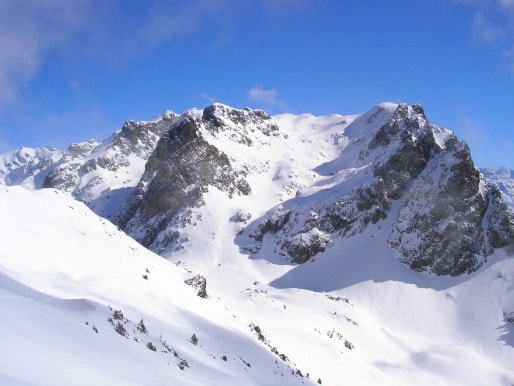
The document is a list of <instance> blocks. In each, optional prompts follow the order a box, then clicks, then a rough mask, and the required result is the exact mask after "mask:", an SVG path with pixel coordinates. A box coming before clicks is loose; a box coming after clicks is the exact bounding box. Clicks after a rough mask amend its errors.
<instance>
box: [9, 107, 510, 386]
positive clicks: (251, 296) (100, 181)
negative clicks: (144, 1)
mask: <svg viewBox="0 0 514 386" xmlns="http://www.w3.org/2000/svg"><path fill="white" fill-rule="evenodd" d="M512 173H513V172H512V171H511V170H509V169H507V168H505V167H503V168H496V169H482V170H479V169H477V168H476V167H475V165H474V163H473V160H472V158H471V155H470V152H469V149H468V146H467V145H466V144H465V143H464V142H462V141H459V140H458V138H457V137H456V136H455V135H454V134H453V133H452V132H451V131H449V130H447V129H445V128H442V127H439V126H436V125H434V124H432V123H430V122H429V120H428V119H427V117H426V115H425V112H424V110H423V108H422V107H421V106H420V105H412V106H409V105H406V104H392V103H384V104H381V105H378V106H375V107H374V108H372V109H371V110H370V111H368V112H366V113H364V114H359V115H354V116H343V115H338V114H333V115H327V116H322V117H316V116H313V115H310V114H302V115H292V114H283V115H277V116H270V115H268V114H267V113H266V112H264V111H262V110H252V109H249V108H247V109H243V110H240V109H235V108H232V107H229V106H226V105H222V104H213V105H211V106H208V107H206V108H205V109H203V110H198V109H191V110H188V111H187V112H185V113H184V114H182V115H178V114H175V113H173V112H172V111H167V112H165V113H164V114H163V115H161V116H159V117H158V118H157V119H155V120H153V121H143V122H135V121H129V122H127V123H125V124H124V125H123V127H122V129H121V130H120V131H118V132H116V133H114V134H113V135H112V136H110V137H109V138H108V139H106V140H104V141H103V142H101V143H99V142H96V141H95V140H91V141H88V142H85V143H80V144H72V145H70V146H69V148H68V149H67V150H66V151H65V152H60V151H58V150H56V149H53V148H44V149H29V148H23V147H22V148H19V149H18V150H16V151H12V152H9V153H6V154H3V155H1V156H0V185H3V186H0V188H1V189H0V193H1V194H2V198H1V201H0V202H1V203H2V205H3V206H2V211H3V212H2V213H4V212H5V216H4V221H3V224H2V228H1V229H0V230H1V231H2V233H3V234H4V235H6V236H5V237H7V239H6V240H7V241H6V242H3V243H1V247H0V248H2V249H0V256H2V257H1V258H0V275H2V276H1V278H2V283H3V284H2V285H1V286H0V290H1V291H2V292H3V293H5V294H7V295H8V297H3V298H0V299H4V300H0V301H1V302H2V307H3V309H4V308H5V309H6V310H7V313H8V315H9V316H8V318H7V319H6V321H5V323H6V324H9V326H7V325H5V326H3V328H0V330H2V329H3V330H4V331H11V335H12V336H10V337H9V338H8V341H9V342H10V343H11V347H16V349H13V350H14V351H15V352H17V353H19V355H20V358H21V357H22V356H23V357H25V358H27V357H28V359H26V363H27V365H26V366H27V367H30V368H31V369H33V370H32V371H30V372H26V371H25V367H24V365H19V366H18V367H16V366H15V367H13V366H10V364H9V363H10V361H11V356H10V355H9V356H8V355H6V356H5V357H0V383H2V382H4V383H6V382H7V383H8V382H11V381H13V382H14V384H16V383H19V384H23V382H28V383H36V384H38V383H41V384H48V383H73V384H77V383H80V382H79V381H80V380H81V379H82V378H81V377H80V374H89V372H94V373H97V374H99V375H98V377H99V378H98V381H99V382H100V383H102V382H104V383H117V382H122V383H126V382H127V381H132V382H135V383H136V384H140V383H150V384H160V383H162V384H169V383H174V382H178V383H180V384H255V385H266V384H269V385H274V384H300V383H305V384H311V383H318V384H319V383H323V384H341V383H345V382H346V381H347V382H348V383H350V384H377V383H378V384H412V383H421V384H431V385H433V384H484V385H485V384H505V385H510V384H512V383H514V370H512V366H511V364H512V363H514V324H513V323H514V294H513V293H512V291H510V290H508V288H510V287H512V277H513V275H514V260H513V259H512V257H511V254H512V252H513V246H514V217H513V214H512V213H513V212H512V208H513V205H514V182H513V179H512V175H513V174H512ZM17 185H21V186H22V187H23V188H25V189H21V188H20V187H18V186H17ZM77 201H81V202H82V203H84V204H85V205H86V206H87V207H86V206H83V205H82V204H80V203H78V202H77ZM70 208H71V209H70ZM87 208H89V209H90V210H91V211H93V212H94V213H96V215H98V216H100V217H95V215H94V214H93V213H91V212H90V211H89V209H87ZM104 219H108V220H110V221H111V222H112V223H113V224H114V225H113V224H110V223H109V222H106V221H105V220H104ZM124 233H125V234H124ZM28 235H30V237H29V238H28V239H29V240H32V241H31V242H30V243H29V244H30V245H24V243H25V242H24V241H23V240H26V239H27V237H28ZM127 235H128V236H130V238H129V237H127ZM134 240H135V241H134ZM136 242H137V243H139V244H137V243H136ZM147 249H148V250H147ZM152 252H154V253H155V254H154V253H152ZM156 254H157V255H160V257H158V256H157V255H156ZM35 255H37V257H35ZM125 292H126V295H125ZM196 295H198V296H196ZM9 299H11V300H9ZM72 299H73V300H72ZM27 302H28V303H27ZM29 303H30V304H32V306H29V305H28V304H29ZM55 304H57V305H58V306H54V305H55ZM49 307H50V308H49ZM109 307H111V308H114V309H109ZM118 309H119V311H121V309H123V312H125V313H126V314H124V315H122V316H120V315H119V314H116V312H115V311H116V310H118ZM31 313H33V315H32V316H31V318H35V317H37V318H43V319H44V320H45V322H43V323H42V324H41V325H39V326H38V327H37V328H36V327H33V326H26V327H24V328H23V329H22V328H21V327H19V326H20V325H21V324H20V320H22V319H23V320H24V318H25V317H28V315H29V314H31ZM43 315H49V316H45V317H43ZM109 315H110V316H109ZM126 315H129V316H126ZM170 315H174V316H175V317H171V316H170ZM83 319H85V320H83ZM139 319H141V322H139ZM143 320H144V321H145V322H146V321H147V320H148V321H149V322H148V325H149V326H152V327H153V328H152V334H153V335H151V336H150V335H148V333H147V332H144V329H145V328H146V324H145V325H144V328H143V326H142V325H141V323H144V322H143ZM93 321H94V323H93ZM138 322H139V323H140V324H138ZM62 323H65V325H66V326H67V327H66V328H65V329H64V330H65V331H66V332H62V333H61V331H63V330H62V329H63V326H62ZM81 323H82V324H86V323H87V324H86V325H87V326H90V329H91V328H93V326H94V328H93V330H94V331H93V333H92V334H93V335H88V334H91V332H90V331H89V330H87V333H86V332H84V331H86V330H82V329H81V328H82V327H79V325H80V324H81ZM0 326H2V322H1V321H0ZM100 326H101V329H102V330H103V331H105V330H112V331H114V334H110V335H108V336H107V337H102V339H99V338H98V336H100V334H99V335H98V336H97V332H96V330H98V329H99V328H100ZM68 327H69V328H68ZM95 329H96V330H95ZM148 329H150V328H148ZM27 331H28V332H27ZM123 331H124V333H122V332H123ZM164 332H167V336H169V338H166V337H164V335H165V334H164ZM65 333H66V334H71V336H68V335H66V336H65V335H63V334H65ZM193 333H194V334H195V338H193V337H192V334H193ZM25 334H28V335H29V336H30V337H31V338H30V339H31V344H27V342H26V341H25V340H26V337H25ZM43 335H44V336H45V337H43ZM101 335H102V336H103V335H105V333H104V334H101ZM48 336H52V337H54V338H53V339H55V341H54V340H52V339H50V338H48ZM87 336H91V338H87ZM118 336H122V337H121V338H119V337H118ZM123 337H124V338H123ZM126 338H129V339H126ZM67 339H71V340H70V341H71V342H74V343H73V346H74V347H75V345H76V344H78V345H79V346H80V344H79V342H80V341H82V340H84V342H86V341H87V343H85V345H84V346H83V347H82V348H80V347H79V348H78V349H76V350H77V351H76V357H73V358H72V359H70V360H68V359H63V358H61V357H60V356H61V355H64V353H67V352H68V351H69V350H71V346H69V344H68V342H67ZM53 342H57V343H56V345H55V347H53V346H52V344H53ZM137 343H139V344H137ZM106 345H107V346H106ZM34 348H37V349H38V350H41V352H43V353H44V354H41V355H37V354H34ZM106 348H107V350H106ZM114 351H116V352H119V353H120V354H119V356H118V357H117V359H116V363H119V364H120V366H127V367H129V368H130V370H129V371H127V372H126V373H123V372H121V371H120V370H119V369H118V368H117V367H116V366H117V365H116V364H115V362H110V361H109V360H108V358H109V356H110V355H112V354H110V353H111V352H114ZM93 353H94V354H93ZM169 354H171V355H169ZM92 355H99V357H100V358H103V359H104V360H101V359H100V360H97V359H92ZM43 357H44V358H45V359H43ZM57 357H59V358H61V361H64V363H66V365H67V366H69V367H70V368H74V369H76V367H77V366H79V367H80V368H79V369H78V370H77V371H75V372H70V373H67V372H63V373H56V374H54V375H52V374H45V377H40V375H41V374H40V373H41V372H45V371H46V370H45V369H47V370H48V369H49V368H52V366H54V365H55V366H56V364H53V362H52V360H51V358H57ZM49 358H50V359H49ZM134 361H137V362H134ZM182 361H183V362H182ZM172 362H173V363H172ZM56 363H57V362H56ZM136 363H137V364H136ZM166 363H167V365H166ZM170 363H172V364H170ZM79 364H80V365H79ZM171 365H173V367H174V368H175V367H176V368H178V371H175V370H174V371H170V372H169V373H168V372H167V370H165V369H166V368H167V366H171ZM175 365H176V366H175ZM133 366H139V367H141V369H142V370H135V369H133V368H132V367H133ZM154 366H156V368H157V369H158V370H156V371H155V372H154V373H152V368H153V367H154ZM120 368H121V367H120ZM149 374H151V375H149ZM147 377H148V378H147ZM145 380H146V381H145Z"/></svg>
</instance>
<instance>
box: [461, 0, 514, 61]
mask: <svg viewBox="0 0 514 386" xmlns="http://www.w3.org/2000/svg"><path fill="white" fill-rule="evenodd" d="M456 1H457V2H458V3H461V4H465V5H467V6H469V7H471V8H472V9H473V20H472V23H471V28H472V32H473V36H474V38H475V41H477V42H478V43H480V44H487V45H491V46H494V47H496V48H497V49H499V50H500V51H501V52H502V53H503V56H504V59H505V61H506V64H507V66H508V67H509V68H511V69H512V70H513V71H514V55H513V53H514V0H456Z"/></svg>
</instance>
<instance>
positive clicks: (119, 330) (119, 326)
mask: <svg viewBox="0 0 514 386" xmlns="http://www.w3.org/2000/svg"><path fill="white" fill-rule="evenodd" d="M116 332H117V333H118V334H120V335H122V336H127V330H126V329H125V326H124V325H123V324H122V323H121V322H118V324H117V325H116Z"/></svg>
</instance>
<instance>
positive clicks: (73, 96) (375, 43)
mask: <svg viewBox="0 0 514 386" xmlns="http://www.w3.org/2000/svg"><path fill="white" fill-rule="evenodd" d="M214 101H216V102H222V103H225V104H228V105H231V106H234V107H239V108H242V107H245V106H250V107H254V108H263V109H265V110H267V111H268V112H270V113H271V114H277V113H282V112H292V113H305V112H310V113H313V114H315V115H323V114H330V113H338V114H356V113H362V112H365V111H367V110H369V109H370V108H372V107H373V106H374V105H376V104H378V103H381V102H385V101H391V102H406V103H409V104H413V103H420V104H422V105H423V106H424V108H425V112H426V114H427V116H428V118H429V120H430V121H431V122H433V123H435V124H438V125H441V126H444V127H446V128H448V129H450V130H452V131H454V132H455V133H456V134H457V135H458V136H459V138H460V139H463V140H465V141H466V142H468V144H469V145H470V147H471V151H472V154H473V157H474V159H475V162H476V164H477V165H478V166H480V167H487V166H499V165H507V166H510V167H511V168H514V155H513V154H514V123H513V122H514V120H513V119H512V116H513V113H514V0H480V1H479V0H417V1H412V0H388V1H379V0H374V1H373V0H340V1H339V0H338V1H335V0H334V1H328V0H326V1H324V0H253V1H249V0H248V1H247V0H219V1H217V0H196V1H195V0H193V1H150V0H132V1H131V0H119V1H116V0H107V1H105V0H98V1H82V0H67V1H64V0H62V1H55V0H46V1H39V0H38V1H28V0H13V1H11V0H0V152H4V151H7V150H10V149H13V148H16V147H18V146H21V145H24V146H30V147H41V146H54V147H57V148H59V149H61V150H64V149H66V147H67V145H68V144H69V143H71V142H81V141H85V140H88V139H90V138H95V139H97V140H103V139H105V138H106V137H107V136H108V135H110V134H111V133H112V132H113V131H115V130H117V129H119V128H121V126H122V124H123V122H124V121H126V120H130V119H134V120H148V119H152V118H154V117H156V116H157V115H159V114H161V113H162V112H164V111H165V110H168V109H170V110H173V111H175V112H177V113H182V112H184V111H185V110H187V109H188V108H191V107H198V108H203V107H205V106H207V105H208V104H210V103H212V102H214Z"/></svg>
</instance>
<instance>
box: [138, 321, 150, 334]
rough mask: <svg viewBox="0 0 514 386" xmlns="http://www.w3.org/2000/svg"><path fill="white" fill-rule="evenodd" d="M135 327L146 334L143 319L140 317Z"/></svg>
mask: <svg viewBox="0 0 514 386" xmlns="http://www.w3.org/2000/svg"><path fill="white" fill-rule="evenodd" d="M137 329H138V330H139V331H141V332H142V333H143V334H146V333H147V332H148V330H147V329H146V326H145V323H144V322H143V319H141V321H140V322H139V323H138V324H137Z"/></svg>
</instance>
